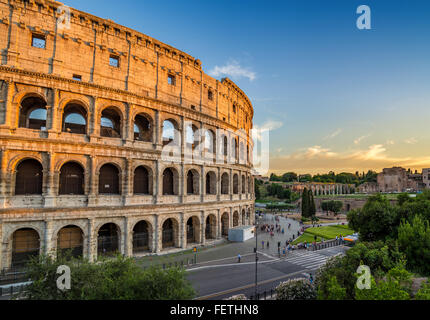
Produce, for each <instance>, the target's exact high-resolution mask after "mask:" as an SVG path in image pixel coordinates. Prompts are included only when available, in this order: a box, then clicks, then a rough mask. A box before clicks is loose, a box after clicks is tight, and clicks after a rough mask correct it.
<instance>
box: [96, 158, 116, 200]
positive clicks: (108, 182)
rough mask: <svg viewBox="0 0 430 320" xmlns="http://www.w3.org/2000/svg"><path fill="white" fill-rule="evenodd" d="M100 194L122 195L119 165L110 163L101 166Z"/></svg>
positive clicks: (99, 172) (99, 174)
mask: <svg viewBox="0 0 430 320" xmlns="http://www.w3.org/2000/svg"><path fill="white" fill-rule="evenodd" d="M98 176H99V194H121V178H120V177H121V170H120V169H119V168H118V165H116V164H115V163H112V162H108V163H105V164H103V165H102V166H100V169H99V171H98Z"/></svg>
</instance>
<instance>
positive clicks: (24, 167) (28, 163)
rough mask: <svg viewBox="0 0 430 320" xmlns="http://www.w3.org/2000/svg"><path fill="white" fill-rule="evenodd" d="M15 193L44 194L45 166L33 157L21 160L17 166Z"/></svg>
mask: <svg viewBox="0 0 430 320" xmlns="http://www.w3.org/2000/svg"><path fill="white" fill-rule="evenodd" d="M15 171H16V175H15V195H26V194H40V195H41V194H42V192H43V166H42V163H41V162H39V161H38V160H36V159H33V158H26V159H22V160H21V161H19V163H18V164H17V166H16V169H15Z"/></svg>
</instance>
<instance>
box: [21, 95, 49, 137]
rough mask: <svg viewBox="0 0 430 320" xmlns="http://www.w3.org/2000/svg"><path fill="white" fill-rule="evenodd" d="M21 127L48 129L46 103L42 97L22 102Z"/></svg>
mask: <svg viewBox="0 0 430 320" xmlns="http://www.w3.org/2000/svg"><path fill="white" fill-rule="evenodd" d="M19 127H20V128H28V129H37V130H44V129H46V102H45V100H43V99H42V98H40V97H27V98H25V99H23V100H22V102H21V108H20V113H19Z"/></svg>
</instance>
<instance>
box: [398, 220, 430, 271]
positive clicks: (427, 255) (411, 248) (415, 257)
mask: <svg viewBox="0 0 430 320" xmlns="http://www.w3.org/2000/svg"><path fill="white" fill-rule="evenodd" d="M398 243H399V249H400V250H401V251H402V252H404V253H405V256H406V259H407V266H408V267H409V268H410V269H411V270H414V271H416V272H420V273H423V274H425V275H430V265H429V263H428V261H430V227H429V222H428V221H426V220H424V219H423V217H421V216H420V215H416V216H415V217H414V218H413V219H412V222H411V223H409V222H408V221H404V222H402V223H401V225H400V227H399V229H398Z"/></svg>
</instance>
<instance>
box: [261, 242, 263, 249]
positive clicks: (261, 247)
mask: <svg viewBox="0 0 430 320" xmlns="http://www.w3.org/2000/svg"><path fill="white" fill-rule="evenodd" d="M261 248H262V249H264V241H261Z"/></svg>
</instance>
